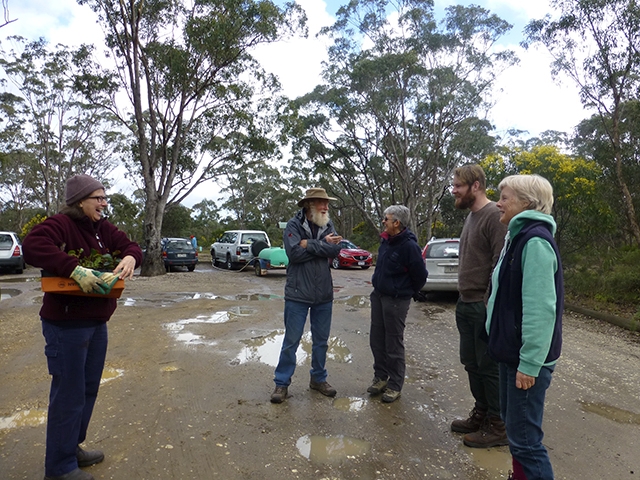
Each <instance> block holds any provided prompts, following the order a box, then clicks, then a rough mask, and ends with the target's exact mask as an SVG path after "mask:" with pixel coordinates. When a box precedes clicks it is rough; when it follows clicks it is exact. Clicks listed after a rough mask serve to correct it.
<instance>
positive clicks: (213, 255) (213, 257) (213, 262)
mask: <svg viewBox="0 0 640 480" xmlns="http://www.w3.org/2000/svg"><path fill="white" fill-rule="evenodd" d="M211 266H213V267H217V266H218V259H217V258H216V251H215V250H214V249H213V248H212V249H211Z"/></svg>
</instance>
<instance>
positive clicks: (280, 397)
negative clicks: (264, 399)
mask: <svg viewBox="0 0 640 480" xmlns="http://www.w3.org/2000/svg"><path fill="white" fill-rule="evenodd" d="M287 390H288V389H287V387H276V389H275V390H274V391H273V393H272V394H271V403H282V402H284V401H285V400H286V399H287Z"/></svg>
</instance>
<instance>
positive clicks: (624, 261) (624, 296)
mask: <svg viewBox="0 0 640 480" xmlns="http://www.w3.org/2000/svg"><path fill="white" fill-rule="evenodd" d="M563 262H564V263H565V285H566V289H567V292H568V293H569V294H570V295H573V296H575V297H576V298H578V299H579V300H580V301H581V302H596V304H597V303H600V304H603V305H605V306H606V305H612V306H614V308H615V307H617V308H623V309H624V308H628V306H629V305H635V306H636V308H637V307H638V305H640V248H637V247H621V248H617V249H614V248H606V247H603V246H601V247H599V248H589V249H585V250H583V251H581V252H579V253H575V254H572V255H568V256H567V257H566V258H564V259H563ZM605 309H606V308H605ZM632 313H635V312H632Z"/></svg>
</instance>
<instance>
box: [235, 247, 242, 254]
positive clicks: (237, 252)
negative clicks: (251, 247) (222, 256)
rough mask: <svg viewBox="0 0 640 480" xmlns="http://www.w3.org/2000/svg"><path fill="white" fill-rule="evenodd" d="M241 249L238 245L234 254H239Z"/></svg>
mask: <svg viewBox="0 0 640 480" xmlns="http://www.w3.org/2000/svg"><path fill="white" fill-rule="evenodd" d="M241 254H242V251H241V250H240V247H238V248H236V255H241Z"/></svg>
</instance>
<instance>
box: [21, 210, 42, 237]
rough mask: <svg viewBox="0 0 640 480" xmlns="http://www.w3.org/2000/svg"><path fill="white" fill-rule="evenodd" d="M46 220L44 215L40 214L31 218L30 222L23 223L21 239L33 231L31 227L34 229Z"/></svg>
mask: <svg viewBox="0 0 640 480" xmlns="http://www.w3.org/2000/svg"><path fill="white" fill-rule="evenodd" d="M46 219H47V217H46V215H40V214H38V215H36V216H35V217H33V218H32V219H31V220H29V221H28V222H27V223H25V224H24V226H23V227H22V231H21V237H22V238H24V237H26V236H27V234H28V233H29V232H30V231H31V230H32V229H33V227H35V226H36V225H38V224H39V223H42V222H44V221H45V220H46Z"/></svg>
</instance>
